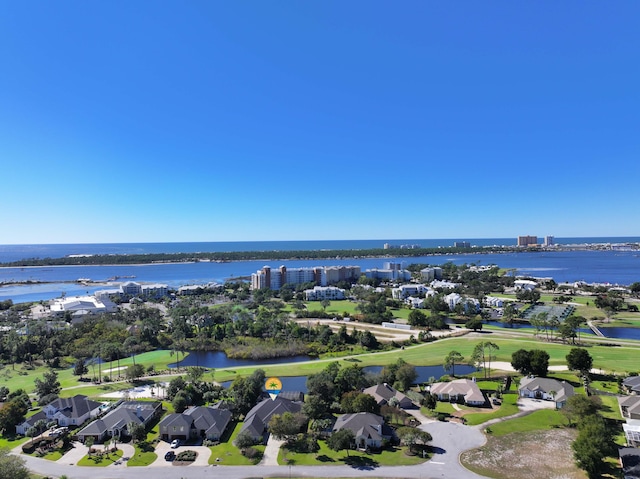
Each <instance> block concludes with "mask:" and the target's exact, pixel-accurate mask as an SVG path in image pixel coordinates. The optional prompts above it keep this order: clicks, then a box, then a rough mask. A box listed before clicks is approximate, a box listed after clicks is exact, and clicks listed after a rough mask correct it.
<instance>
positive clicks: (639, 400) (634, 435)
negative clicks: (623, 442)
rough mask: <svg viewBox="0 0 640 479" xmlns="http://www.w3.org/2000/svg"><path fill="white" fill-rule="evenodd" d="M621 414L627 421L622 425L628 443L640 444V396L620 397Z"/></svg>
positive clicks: (632, 444) (631, 444)
mask: <svg viewBox="0 0 640 479" xmlns="http://www.w3.org/2000/svg"><path fill="white" fill-rule="evenodd" d="M618 406H620V414H622V417H623V418H625V420H626V422H625V423H624V424H623V425H622V429H623V431H624V436H625V438H626V439H627V444H629V445H630V446H640V396H635V395H634V396H621V397H618Z"/></svg>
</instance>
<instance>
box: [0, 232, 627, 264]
mask: <svg viewBox="0 0 640 479" xmlns="http://www.w3.org/2000/svg"><path fill="white" fill-rule="evenodd" d="M455 241H468V242H469V243H470V244H471V245H472V246H480V247H481V246H515V245H516V238H476V239H469V238H448V239H394V240H388V239H379V240H375V239H374V240H317V241H219V242H188V243H87V244H32V245H0V263H7V262H11V261H18V260H21V259H27V258H62V257H64V256H68V255H72V254H145V253H199V252H206V253H215V252H235V251H309V250H325V249H329V250H334V249H345V250H350V249H371V248H382V247H383V246H384V244H385V243H389V244H390V245H392V246H401V245H420V246H421V247H423V248H438V247H447V246H453V243H454V242H455ZM538 241H539V242H541V241H542V238H538ZM555 242H556V244H564V245H566V244H595V243H615V244H619V243H640V236H636V237H591V238H589V237H581V238H578V237H576V238H555Z"/></svg>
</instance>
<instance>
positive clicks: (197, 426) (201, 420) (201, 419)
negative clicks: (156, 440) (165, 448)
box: [159, 406, 232, 442]
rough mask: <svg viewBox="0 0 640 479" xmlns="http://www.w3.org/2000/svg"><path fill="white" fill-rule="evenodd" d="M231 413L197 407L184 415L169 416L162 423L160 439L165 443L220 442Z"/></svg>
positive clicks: (226, 410)
mask: <svg viewBox="0 0 640 479" xmlns="http://www.w3.org/2000/svg"><path fill="white" fill-rule="evenodd" d="M231 416H232V414H231V411H229V410H228V409H214V408H211V407H204V406H197V407H192V408H189V409H187V410H186V411H185V412H183V413H182V414H178V413H174V414H169V415H167V416H165V417H164V418H162V421H160V425H159V427H160V437H161V438H162V439H164V440H165V441H169V442H170V441H173V440H174V439H181V440H189V439H194V438H201V439H209V440H210V441H219V440H220V437H221V436H222V435H223V434H224V431H225V430H226V429H227V426H228V425H229V422H230V421H231Z"/></svg>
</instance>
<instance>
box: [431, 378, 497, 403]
mask: <svg viewBox="0 0 640 479" xmlns="http://www.w3.org/2000/svg"><path fill="white" fill-rule="evenodd" d="M430 391H431V394H435V395H436V396H437V397H438V401H449V402H464V403H465V404H467V405H469V406H482V405H483V404H484V403H485V402H486V399H485V397H484V394H483V393H482V391H481V390H480V388H479V387H478V385H477V384H476V382H475V381H472V380H471V379H454V380H453V381H449V382H443V383H433V384H432V385H431V390H430Z"/></svg>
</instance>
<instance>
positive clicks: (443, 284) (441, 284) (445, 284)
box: [429, 279, 460, 289]
mask: <svg viewBox="0 0 640 479" xmlns="http://www.w3.org/2000/svg"><path fill="white" fill-rule="evenodd" d="M429 286H431V287H432V288H434V289H436V288H442V289H455V288H457V287H458V286H460V284H459V283H452V282H451V281H441V280H437V279H436V280H434V281H431V283H430V284H429Z"/></svg>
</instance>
